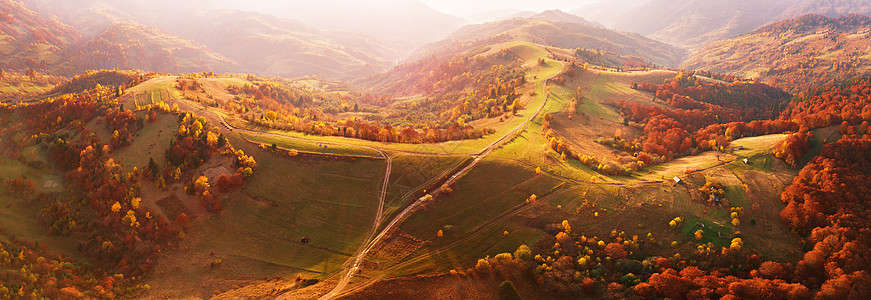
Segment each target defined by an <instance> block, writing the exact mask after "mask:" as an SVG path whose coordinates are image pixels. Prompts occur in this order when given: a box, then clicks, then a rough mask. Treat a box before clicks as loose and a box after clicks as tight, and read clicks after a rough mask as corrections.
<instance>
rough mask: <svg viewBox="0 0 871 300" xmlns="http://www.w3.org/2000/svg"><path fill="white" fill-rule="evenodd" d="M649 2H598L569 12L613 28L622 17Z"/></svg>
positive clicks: (623, 0) (618, 0) (632, 0)
mask: <svg viewBox="0 0 871 300" xmlns="http://www.w3.org/2000/svg"><path fill="white" fill-rule="evenodd" d="M649 1H650V0H611V1H599V2H595V3H591V4H588V5H585V6H583V7H581V8H577V9H573V10H571V11H569V13H571V14H575V15H578V16H581V17H583V18H585V19H587V20H591V21H595V22H599V23H602V24H604V25H605V26H608V27H613V25H614V23H615V22H617V21H618V20H621V19H622V16H623V15H624V14H626V13H628V12H629V11H631V10H632V9H634V8H636V7H638V6H641V5H643V4H645V3H647V2H649Z"/></svg>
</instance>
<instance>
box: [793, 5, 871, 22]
mask: <svg viewBox="0 0 871 300" xmlns="http://www.w3.org/2000/svg"><path fill="white" fill-rule="evenodd" d="M806 14H820V15H824V16H827V17H840V16H846V15H848V14H862V15H868V14H871V1H869V0H803V1H801V2H800V3H798V4H796V5H794V6H793V7H791V8H789V9H787V10H786V11H784V12H783V13H781V14H780V15H779V16H778V17H777V18H776V20H787V19H792V18H797V17H800V16H803V15H806Z"/></svg>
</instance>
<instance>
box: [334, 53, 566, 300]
mask: <svg viewBox="0 0 871 300" xmlns="http://www.w3.org/2000/svg"><path fill="white" fill-rule="evenodd" d="M560 64H561V65H563V66H565V64H562V63H560ZM554 76H556V75H554ZM548 81H550V78H547V79H545V80H544V81H543V82H542V87H541V89H542V93H543V94H544V95H545V96H544V100H543V101H542V102H541V105H539V107H538V109H536V110H535V112H534V113H532V114H530V115H529V117H527V118H526V120H524V121H523V122H522V123H520V124H519V125H517V127H515V128H514V129H513V130H511V131H510V132H508V133H506V134H505V135H503V136H502V137H501V138H499V139H497V140H495V141H493V142H492V143H490V144H488V145H487V146H486V147H484V148H483V149H481V151H479V152H478V153H476V154H473V157H474V159H473V160H472V162H471V163H469V164H468V165H467V166H466V167H465V168H463V169H461V170H459V171H457V172H456V173H454V175H453V176H451V177H450V178H448V180H447V181H446V182H445V185H451V184H453V183H455V182H456V181H457V180H459V179H460V178H461V177H463V176H464V175H466V174H467V173H468V172H469V171H470V170H472V168H474V167H475V166H476V165H477V164H478V162H480V161H481V160H482V159H484V158H485V157H487V156H488V155H490V154H491V153H493V151H495V150H496V149H498V148H500V147H501V146H503V145H504V144H505V143H506V142H508V141H511V140H513V139H514V137H515V136H517V133H519V132H520V131H521V130H523V129H524V128H525V127H526V126H527V125H528V124H529V122H531V121H532V120H533V119H534V118H535V117H536V116H538V115H539V114H540V113H541V111H542V110H544V107H545V106H546V105H547V100H548V99H549V98H550V93H547V91H546V88H547V84H548ZM441 191H442V188H441V187H438V188H436V189H435V190H433V191H431V192H430V193H428V194H427V195H425V196H423V197H420V198H418V199H417V200H416V201H414V202H412V203H411V204H410V205H408V206H407V207H406V208H405V209H403V210H402V211H401V212H399V214H397V215H396V216H395V217H394V218H393V220H391V221H390V223H389V224H387V226H384V228H383V229H381V231H380V232H379V233H378V235H377V236H375V238H374V239H371V240H369V242H368V243H366V244H365V246H364V247H363V248H361V251H358V252H357V256H356V257H355V258H354V263H353V264H352V265H351V266H350V267H349V268H348V270H347V271H346V272H345V273H344V274H343V275H342V278H341V279H340V280H339V283H338V284H337V285H336V287H335V288H333V289H332V290H331V291H330V292H329V293H327V294H325V295H323V296H321V297H320V298H319V299H324V300H325V299H333V298H336V297H337V296H339V295H341V293H342V291H343V290H344V289H345V287H346V286H347V285H348V283H349V282H350V281H351V278H352V277H353V276H354V274H356V273H357V271H358V270H359V269H360V265H361V263H362V262H363V259H364V258H365V257H366V255H367V254H368V253H369V251H371V250H372V248H373V247H375V245H377V244H378V242H380V241H381V240H383V239H384V238H385V237H386V236H387V235H388V234H389V233H390V232H391V231H392V230H393V229H394V228H395V227H396V226H397V225H398V224H399V223H401V222H402V221H404V220H405V218H407V217H408V216H409V215H410V214H411V213H412V212H414V211H415V209H416V208H417V207H418V206H419V205H420V204H422V203H423V202H425V201H427V200H426V199H427V196H432V197H435V196H437V195H438V194H439V193H441Z"/></svg>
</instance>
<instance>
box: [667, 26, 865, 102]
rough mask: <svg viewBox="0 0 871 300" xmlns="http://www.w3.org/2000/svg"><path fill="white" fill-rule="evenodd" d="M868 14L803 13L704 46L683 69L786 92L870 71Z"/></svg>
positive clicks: (693, 54) (685, 63) (691, 56)
mask: <svg viewBox="0 0 871 300" xmlns="http://www.w3.org/2000/svg"><path fill="white" fill-rule="evenodd" d="M869 34H871V18H869V17H867V16H862V15H850V16H846V17H841V18H830V17H825V16H821V15H805V16H803V17H800V18H796V19H792V20H787V21H783V22H779V23H776V24H773V25H770V26H765V27H762V28H759V29H758V30H756V31H754V32H751V33H748V34H745V35H741V36H738V37H735V38H732V39H728V40H725V41H721V42H716V43H712V44H709V45H706V46H704V47H702V48H700V49H699V50H697V51H695V52H693V53H692V55H690V58H689V59H687V61H686V62H684V64H683V66H682V67H683V68H687V69H698V70H710V71H714V72H721V73H728V74H732V75H735V76H740V77H746V78H753V79H757V80H760V81H762V82H766V83H769V84H771V85H774V86H777V87H780V88H783V89H785V90H788V91H792V92H798V91H800V90H803V89H806V88H809V87H811V86H817V85H821V84H827V83H831V82H833V81H838V80H845V79H848V78H850V77H853V76H856V75H860V74H863V73H866V72H868V71H869V70H871V54H869V47H871V39H869V38H868V37H869Z"/></svg>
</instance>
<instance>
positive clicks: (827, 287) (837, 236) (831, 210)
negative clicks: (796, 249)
mask: <svg viewBox="0 0 871 300" xmlns="http://www.w3.org/2000/svg"><path fill="white" fill-rule="evenodd" d="M868 151H871V135H868V134H865V135H863V136H858V135H846V136H844V137H843V138H842V139H841V140H839V141H837V142H834V143H832V144H829V145H826V147H825V149H824V150H823V152H822V153H820V155H819V156H817V157H816V158H814V159H813V160H812V161H811V162H810V163H808V164H807V165H806V166H805V167H804V168H803V169H802V170H801V172H800V173H799V175H798V176H797V177H796V178H795V179H794V180H793V183H792V185H790V186H789V187H787V188H786V191H784V192H783V194H782V195H781V199H782V200H783V202H784V203H786V204H787V207H786V208H784V209H783V211H781V213H780V216H781V218H782V219H783V221H784V222H785V223H786V224H788V225H789V226H790V227H791V228H793V229H794V230H796V231H797V232H799V233H801V234H808V233H810V236H809V237H808V238H807V240H806V243H807V246H808V247H811V248H812V250H810V251H809V252H807V253H806V254H805V255H804V259H803V260H802V261H800V262H798V264H796V265H795V267H794V268H790V271H793V272H792V274H787V275H791V276H792V277H795V278H798V279H800V280H801V282H802V283H804V284H806V285H808V286H812V287H820V289H821V290H820V292H819V294H818V295H819V296H822V297H826V298H832V299H838V298H840V299H846V298H851V299H861V298H868V297H871V288H868V285H867V282H869V280H871V276H869V274H871V273H869V272H871V267H869V266H871V250H869V249H871V222H869V218H868V216H869V215H871V209H869V207H871V196H869V195H871V194H869V193H871V184H869V183H871V159H869V157H868V154H867V153H868Z"/></svg>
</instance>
